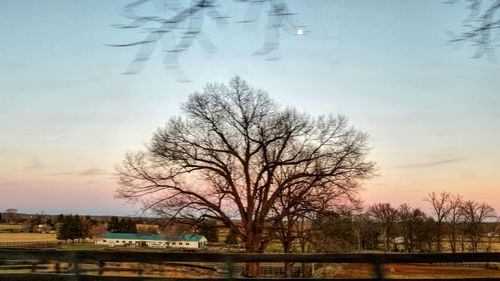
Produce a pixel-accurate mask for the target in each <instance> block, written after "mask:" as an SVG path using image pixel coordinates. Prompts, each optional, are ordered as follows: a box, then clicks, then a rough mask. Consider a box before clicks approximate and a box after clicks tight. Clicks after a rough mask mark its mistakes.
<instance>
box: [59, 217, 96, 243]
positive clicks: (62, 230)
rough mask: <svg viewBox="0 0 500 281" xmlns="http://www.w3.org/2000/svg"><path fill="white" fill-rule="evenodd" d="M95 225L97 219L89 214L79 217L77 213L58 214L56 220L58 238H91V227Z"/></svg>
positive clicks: (73, 239) (72, 239)
mask: <svg viewBox="0 0 500 281" xmlns="http://www.w3.org/2000/svg"><path fill="white" fill-rule="evenodd" d="M95 225H97V221H96V220H93V219H92V218H90V217H89V216H86V217H84V218H81V217H80V216H79V215H74V216H73V215H71V214H70V215H63V214H61V215H59V216H58V217H57V221H56V229H57V239H58V240H64V241H67V240H71V241H75V240H84V239H85V238H91V237H92V232H91V229H92V227H93V226H95Z"/></svg>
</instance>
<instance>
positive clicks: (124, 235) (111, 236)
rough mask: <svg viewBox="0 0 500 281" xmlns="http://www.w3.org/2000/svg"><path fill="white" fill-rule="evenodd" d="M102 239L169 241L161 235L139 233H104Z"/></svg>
mask: <svg viewBox="0 0 500 281" xmlns="http://www.w3.org/2000/svg"><path fill="white" fill-rule="evenodd" d="M101 238H108V239H130V240H167V239H166V238H165V236H163V235H161V234H139V233H111V232H108V233H104V234H103V235H102V236H101Z"/></svg>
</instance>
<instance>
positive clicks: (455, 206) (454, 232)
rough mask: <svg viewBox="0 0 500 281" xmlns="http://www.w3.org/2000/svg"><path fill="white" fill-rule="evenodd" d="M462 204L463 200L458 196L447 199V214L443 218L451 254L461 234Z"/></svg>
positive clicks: (454, 250) (455, 249) (455, 248)
mask: <svg viewBox="0 0 500 281" xmlns="http://www.w3.org/2000/svg"><path fill="white" fill-rule="evenodd" d="M462 203H463V199H462V196H461V195H459V194H455V195H450V197H449V199H448V207H447V209H448V214H447V216H445V221H446V224H447V227H448V231H447V233H448V241H449V243H450V248H451V252H453V253H455V252H456V251H457V240H458V236H459V235H460V233H461V224H462V222H463V210H462Z"/></svg>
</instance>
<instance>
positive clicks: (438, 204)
mask: <svg viewBox="0 0 500 281" xmlns="http://www.w3.org/2000/svg"><path fill="white" fill-rule="evenodd" d="M450 197H451V194H450V193H448V192H445V191H443V192H441V193H439V194H437V193H435V192H431V193H429V194H428V195H427V198H425V199H424V201H427V202H429V203H430V204H431V208H432V211H433V214H434V216H435V218H436V250H437V251H438V252H441V240H442V237H443V224H444V221H445V218H446V217H447V216H448V214H449V212H450V204H449V200H450Z"/></svg>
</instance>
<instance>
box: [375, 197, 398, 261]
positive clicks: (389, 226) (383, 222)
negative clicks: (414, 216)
mask: <svg viewBox="0 0 500 281" xmlns="http://www.w3.org/2000/svg"><path fill="white" fill-rule="evenodd" d="M368 215H369V216H370V217H371V218H373V219H374V220H375V221H376V222H377V223H378V225H379V227H380V234H381V235H382V237H383V239H384V246H385V250H386V251H389V250H390V249H391V244H390V242H391V239H392V237H393V228H394V225H395V223H396V220H397V218H398V210H397V209H395V208H393V207H392V206H391V204H389V203H377V204H374V205H372V206H370V207H369V208H368Z"/></svg>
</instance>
